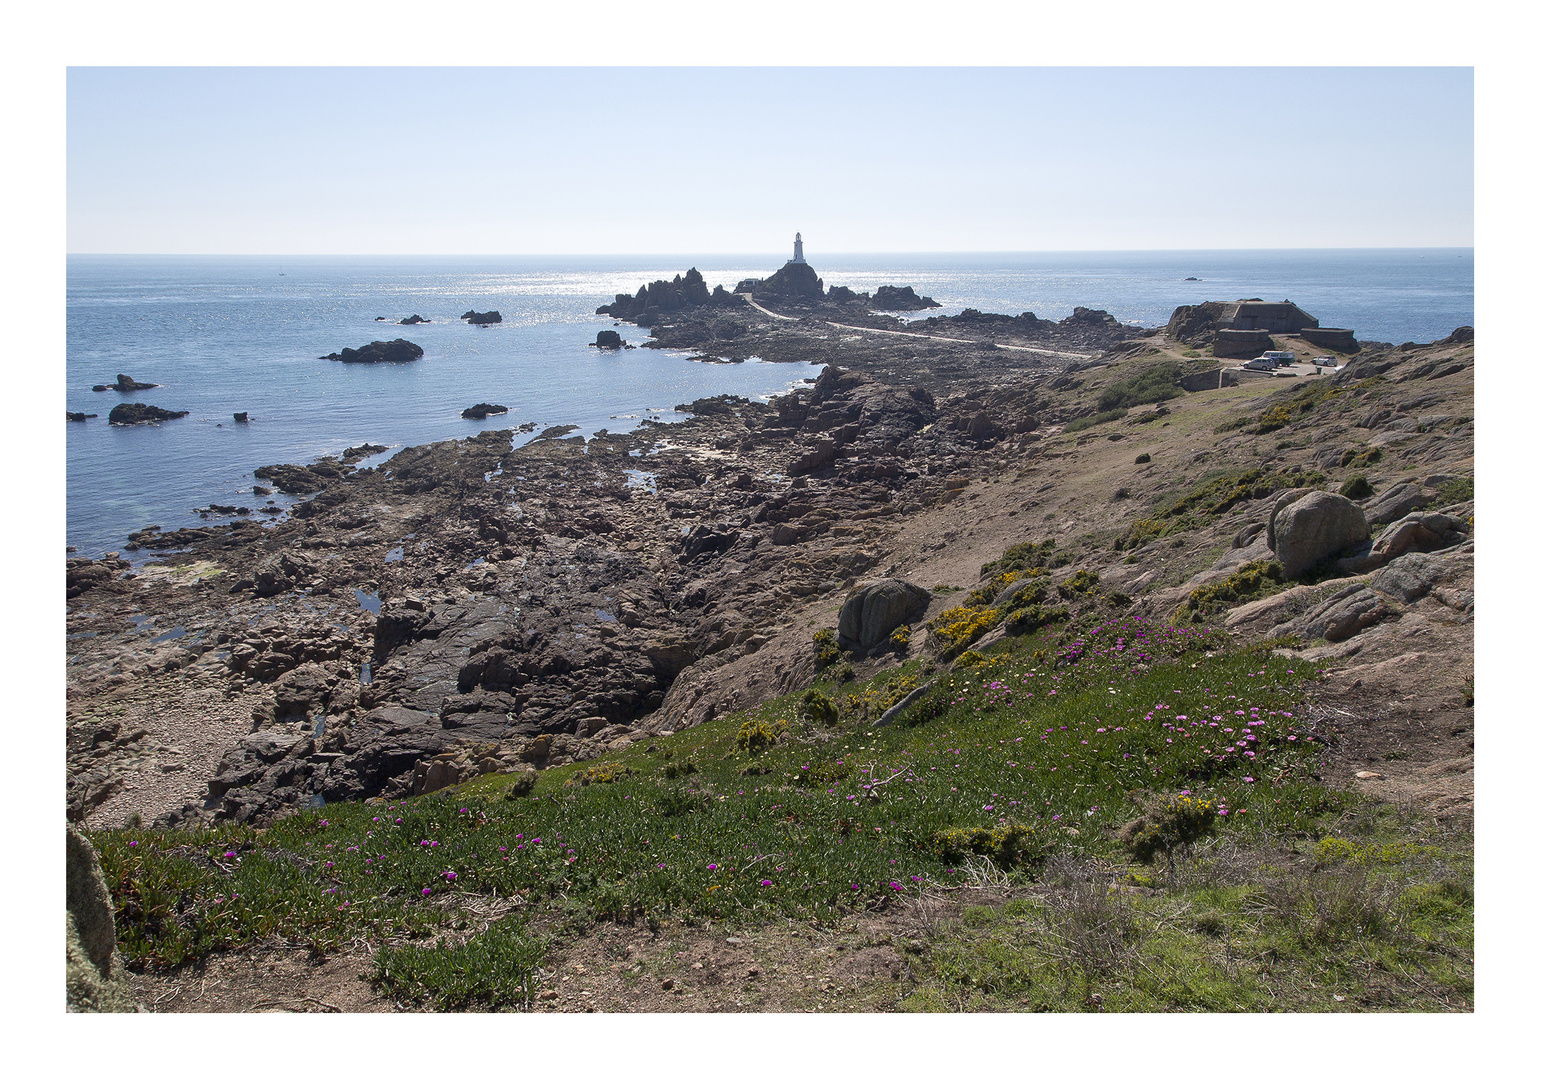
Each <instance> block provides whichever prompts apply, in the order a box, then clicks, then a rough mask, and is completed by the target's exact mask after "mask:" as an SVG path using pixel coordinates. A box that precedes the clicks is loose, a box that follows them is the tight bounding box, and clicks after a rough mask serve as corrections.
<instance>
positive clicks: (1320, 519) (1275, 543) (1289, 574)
mask: <svg viewBox="0 0 1541 1080" xmlns="http://www.w3.org/2000/svg"><path fill="white" fill-rule="evenodd" d="M1281 502H1282V505H1279V506H1276V507H1275V509H1274V512H1273V516H1272V517H1271V518H1270V520H1269V522H1268V533H1269V537H1270V541H1271V546H1272V547H1273V551H1274V557H1275V558H1277V559H1278V560H1279V563H1280V565H1282V566H1283V567H1284V576H1285V577H1286V578H1288V579H1294V578H1298V577H1300V576H1301V575H1302V574H1304V573H1305V572H1306V571H1307V570H1309V569H1311V568H1312V567H1313V566H1315V565H1316V564H1317V563H1319V562H1321V561H1322V560H1324V559H1327V558H1330V557H1332V556H1334V555H1336V554H1338V553H1339V552H1341V551H1344V550H1345V549H1347V548H1352V547H1354V546H1355V545H1356V544H1359V543H1361V542H1363V541H1364V540H1366V539H1368V538H1369V535H1370V525H1369V522H1367V521H1365V518H1364V511H1363V510H1361V509H1359V507H1357V506H1355V505H1354V503H1353V502H1352V501H1350V500H1348V499H1346V498H1344V497H1343V496H1342V495H1334V494H1331V493H1329V492H1326V491H1313V492H1310V493H1308V494H1305V495H1302V496H1300V497H1299V498H1296V499H1292V500H1290V501H1287V502H1284V501H1282V500H1281Z"/></svg>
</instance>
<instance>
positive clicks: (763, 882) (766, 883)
mask: <svg viewBox="0 0 1541 1080" xmlns="http://www.w3.org/2000/svg"><path fill="white" fill-rule="evenodd" d="M770 883H771V880H770V878H766V879H765V880H763V881H761V882H760V885H761V887H762V888H763V887H764V886H766V885H769V884H770Z"/></svg>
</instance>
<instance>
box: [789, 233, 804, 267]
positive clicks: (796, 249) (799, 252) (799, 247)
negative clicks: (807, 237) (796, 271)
mask: <svg viewBox="0 0 1541 1080" xmlns="http://www.w3.org/2000/svg"><path fill="white" fill-rule="evenodd" d="M792 261H793V262H795V263H800V262H803V261H804V259H803V234H802V233H798V234H797V239H796V240H793V241H792Z"/></svg>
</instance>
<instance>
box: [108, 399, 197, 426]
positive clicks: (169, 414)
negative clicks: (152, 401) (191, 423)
mask: <svg viewBox="0 0 1541 1080" xmlns="http://www.w3.org/2000/svg"><path fill="white" fill-rule="evenodd" d="M187 413H188V410H186V409H183V410H181V411H180V412H173V411H172V410H170V409H161V408H157V407H156V406H154V405H141V404H138V403H134V404H125V405H114V406H113V408H112V412H110V413H108V414H107V422H108V423H109V424H117V425H119V426H127V425H129V424H153V423H157V422H159V421H161V420H177V419H179V418H181V417H184V416H186V415H187Z"/></svg>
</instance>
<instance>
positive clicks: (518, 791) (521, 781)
mask: <svg viewBox="0 0 1541 1080" xmlns="http://www.w3.org/2000/svg"><path fill="white" fill-rule="evenodd" d="M534 790H535V771H534V770H533V769H532V770H530V771H529V772H523V773H520V774H519V775H518V776H517V777H515V778H514V782H513V783H512V784H509V785H508V787H506V788H504V789H503V797H504V798H505V799H522V798H524V797H525V796H526V795H528V794H529V793H530V792H532V791H534Z"/></svg>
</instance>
